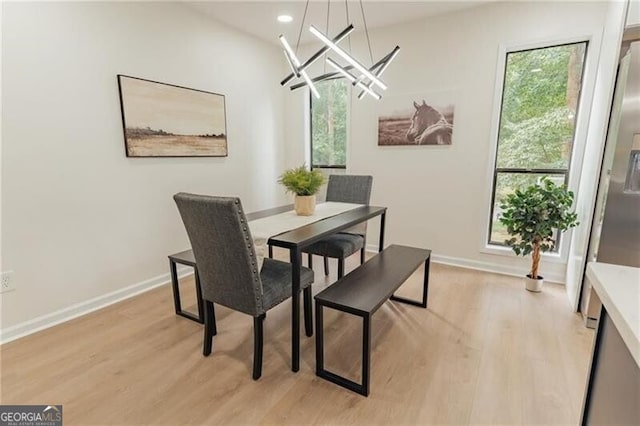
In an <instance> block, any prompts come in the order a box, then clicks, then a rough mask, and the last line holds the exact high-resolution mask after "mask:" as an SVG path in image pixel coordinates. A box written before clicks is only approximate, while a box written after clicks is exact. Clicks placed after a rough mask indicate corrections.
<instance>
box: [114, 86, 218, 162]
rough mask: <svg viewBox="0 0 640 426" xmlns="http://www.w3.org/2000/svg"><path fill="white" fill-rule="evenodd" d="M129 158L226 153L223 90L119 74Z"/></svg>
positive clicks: (216, 155)
mask: <svg viewBox="0 0 640 426" xmlns="http://www.w3.org/2000/svg"><path fill="white" fill-rule="evenodd" d="M118 88H119V89H120V107H121V111H122V127H123V129H124V141H125V149H126V154H127V157H226V156H227V129H226V127H227V126H226V116H225V99H224V95H220V94H218V93H211V92H205V91H203V90H196V89H189V88H186V87H182V86H175V85H172V84H165V83H159V82H157V81H151V80H145V79H142V78H136V77H129V76H126V75H118Z"/></svg>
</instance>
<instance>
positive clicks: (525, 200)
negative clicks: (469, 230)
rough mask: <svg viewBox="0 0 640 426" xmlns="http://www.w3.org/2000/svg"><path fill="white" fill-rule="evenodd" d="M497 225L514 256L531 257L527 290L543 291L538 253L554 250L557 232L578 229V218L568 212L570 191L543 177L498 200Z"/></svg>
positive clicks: (570, 198) (571, 196) (571, 199)
mask: <svg viewBox="0 0 640 426" xmlns="http://www.w3.org/2000/svg"><path fill="white" fill-rule="evenodd" d="M501 201H502V202H501V205H500V208H501V209H502V216H501V217H500V222H502V224H504V225H506V227H507V232H508V233H509V235H511V237H512V238H510V239H508V240H506V241H505V243H506V244H507V245H508V246H510V247H511V248H512V249H513V251H514V252H515V253H516V255H522V256H526V255H528V254H531V259H532V262H531V272H530V273H529V275H527V277H526V279H525V284H526V289H527V290H529V291H534V292H539V291H541V290H542V284H543V277H542V276H540V275H538V267H539V265H540V253H541V252H547V251H550V250H553V248H554V247H555V245H556V240H555V239H554V237H555V234H556V231H558V232H563V231H566V230H567V229H569V228H573V227H574V226H578V224H579V222H578V221H577V219H578V215H577V214H576V213H575V212H572V211H571V205H572V204H573V192H571V191H568V190H567V189H566V187H565V186H557V185H555V184H554V183H553V182H552V181H551V180H549V179H547V178H544V179H543V180H542V182H540V183H539V184H537V185H531V186H529V187H528V188H526V189H524V190H519V189H518V190H516V191H515V192H513V193H511V194H509V195H507V196H506V197H505V198H504V199H503V200H501Z"/></svg>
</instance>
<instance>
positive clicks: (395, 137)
mask: <svg viewBox="0 0 640 426" xmlns="http://www.w3.org/2000/svg"><path fill="white" fill-rule="evenodd" d="M452 99H453V97H452V96H451V94H450V93H446V94H443V93H439V94H437V95H436V94H431V95H405V96H397V97H395V98H394V97H387V98H385V100H384V101H383V102H384V103H382V104H381V105H380V108H381V110H380V113H379V115H378V145H451V143H452V136H453V116H454V105H453V102H452ZM427 100H428V101H429V102H427Z"/></svg>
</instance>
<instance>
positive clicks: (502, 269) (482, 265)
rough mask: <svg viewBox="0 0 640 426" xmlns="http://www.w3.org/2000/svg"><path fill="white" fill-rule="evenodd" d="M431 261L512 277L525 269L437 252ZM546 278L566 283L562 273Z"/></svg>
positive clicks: (375, 248) (374, 249)
mask: <svg viewBox="0 0 640 426" xmlns="http://www.w3.org/2000/svg"><path fill="white" fill-rule="evenodd" d="M367 251H370V252H373V253H377V252H378V246H377V245H372V244H367ZM431 261H432V262H433V263H440V264H443V265H451V266H457V267H459V268H465V269H474V270H476V271H484V272H492V273H494V274H501V275H509V276H512V277H522V276H523V270H522V268H520V267H513V266H507V265H501V264H499V263H491V262H482V261H479V260H471V259H463V258H460V257H452V256H443V255H439V254H436V253H432V254H431ZM544 280H545V281H546V282H550V283H556V284H563V285H564V283H565V277H564V276H563V275H560V274H549V273H545V274H544Z"/></svg>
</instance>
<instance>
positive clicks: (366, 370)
mask: <svg viewBox="0 0 640 426" xmlns="http://www.w3.org/2000/svg"><path fill="white" fill-rule="evenodd" d="M370 374H371V315H370V314H369V315H366V316H363V317H362V392H360V393H362V395H364V396H369V377H370Z"/></svg>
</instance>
